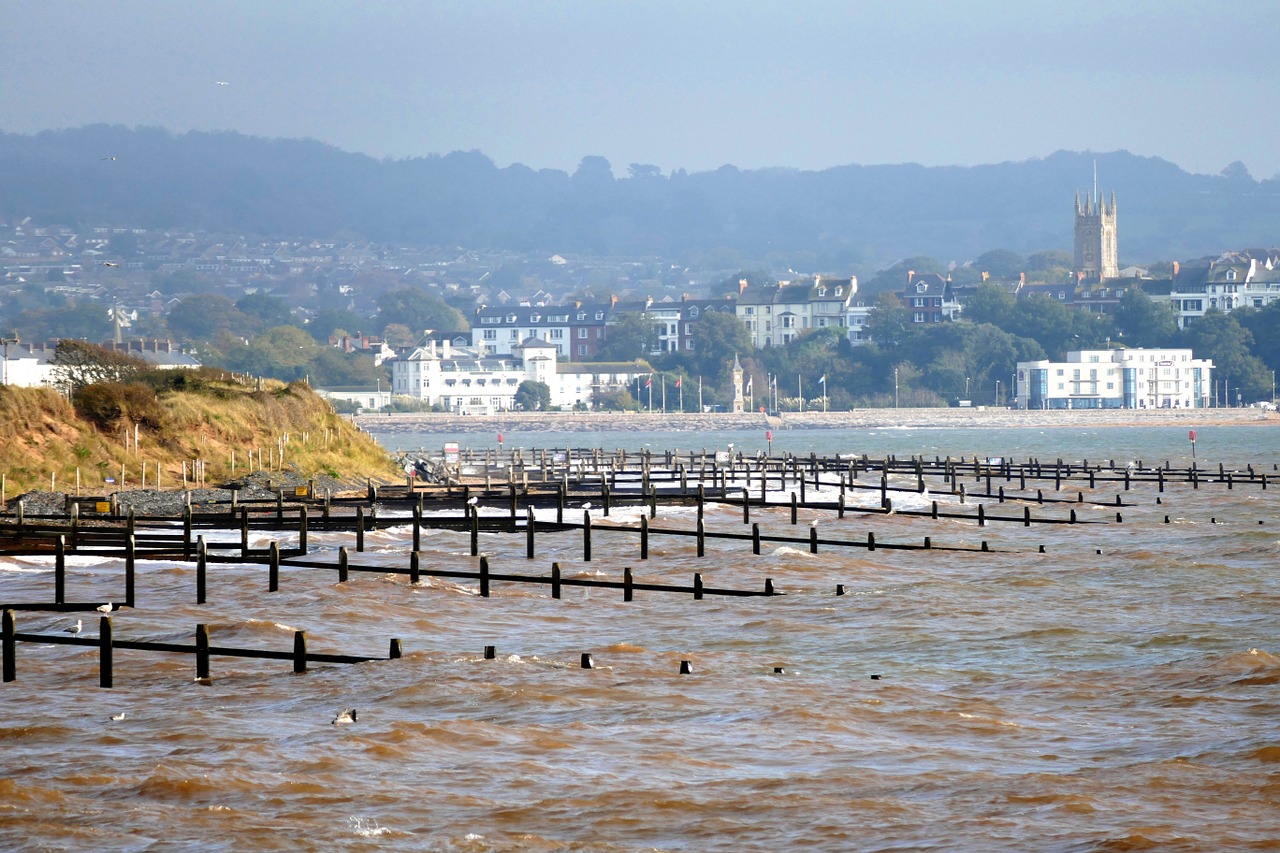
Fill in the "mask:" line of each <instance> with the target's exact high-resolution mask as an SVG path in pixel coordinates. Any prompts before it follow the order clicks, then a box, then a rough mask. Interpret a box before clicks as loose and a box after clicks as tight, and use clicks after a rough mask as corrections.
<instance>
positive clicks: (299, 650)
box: [293, 486, 373, 672]
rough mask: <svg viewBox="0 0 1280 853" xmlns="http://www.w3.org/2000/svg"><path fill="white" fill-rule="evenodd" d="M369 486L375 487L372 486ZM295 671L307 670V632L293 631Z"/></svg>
mask: <svg viewBox="0 0 1280 853" xmlns="http://www.w3.org/2000/svg"><path fill="white" fill-rule="evenodd" d="M369 488H373V487H372V486H370V487H369ZM293 671H294V672H306V671H307V632H306V631H294V632H293Z"/></svg>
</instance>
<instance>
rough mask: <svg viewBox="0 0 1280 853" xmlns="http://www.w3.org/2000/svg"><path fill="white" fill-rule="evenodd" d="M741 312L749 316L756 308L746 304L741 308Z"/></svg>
mask: <svg viewBox="0 0 1280 853" xmlns="http://www.w3.org/2000/svg"><path fill="white" fill-rule="evenodd" d="M742 313H743V314H746V315H747V316H748V317H750V316H751V315H752V314H754V313H756V309H755V308H752V307H751V306H750V305H748V306H746V307H745V308H743V309H742Z"/></svg>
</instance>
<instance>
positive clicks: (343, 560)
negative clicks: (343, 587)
mask: <svg viewBox="0 0 1280 853" xmlns="http://www.w3.org/2000/svg"><path fill="white" fill-rule="evenodd" d="M348 559H349V557H348V555H347V546H346V545H343V546H342V547H341V548H339V549H338V583H346V582H347V561H348Z"/></svg>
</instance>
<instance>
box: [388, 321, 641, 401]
mask: <svg viewBox="0 0 1280 853" xmlns="http://www.w3.org/2000/svg"><path fill="white" fill-rule="evenodd" d="M387 363H388V364H390V365H391V392H392V393H393V394H396V395H398V396H405V397H414V398H416V399H419V400H425V401H427V402H428V403H430V404H431V405H433V406H441V407H442V408H444V409H445V410H446V411H449V412H453V413H455V414H464V415H490V414H494V413H496V412H505V411H511V410H512V409H514V408H515V395H516V391H517V390H518V389H519V387H520V383H521V382H523V381H525V380H526V379H528V380H532V381H534V382H542V383H544V384H545V385H547V387H548V388H550V389H551V406H552V408H560V409H572V408H574V407H575V406H578V405H579V404H581V405H583V406H586V407H587V408H593V407H594V405H595V400H596V395H597V393H601V392H608V391H615V390H631V391H633V392H634V390H635V388H636V387H638V384H639V383H643V382H644V380H645V379H647V378H648V377H649V376H651V375H652V374H653V368H652V367H650V366H649V364H648V362H644V361H635V362H628V363H625V364H621V363H613V362H590V363H588V362H580V363H568V364H560V363H558V360H557V348H556V346H555V345H554V344H550V343H547V342H546V341H544V340H540V339H538V338H529V339H527V340H525V341H523V342H522V343H520V344H519V345H517V346H515V347H513V348H512V352H511V354H510V355H493V354H488V353H480V352H476V351H474V350H467V349H462V348H461V347H453V346H451V345H450V343H449V341H444V342H442V343H439V344H437V343H436V342H435V341H431V342H429V343H428V344H427V345H426V346H421V347H418V348H417V349H415V350H414V351H413V352H411V353H409V354H408V355H405V356H402V357H400V358H397V359H394V360H392V361H389V362H387Z"/></svg>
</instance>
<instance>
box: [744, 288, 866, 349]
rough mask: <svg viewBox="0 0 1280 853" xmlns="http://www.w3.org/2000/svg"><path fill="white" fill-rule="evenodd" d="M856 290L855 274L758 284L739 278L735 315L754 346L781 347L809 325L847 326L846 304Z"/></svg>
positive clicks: (851, 300)
mask: <svg viewBox="0 0 1280 853" xmlns="http://www.w3.org/2000/svg"><path fill="white" fill-rule="evenodd" d="M857 292H858V278H857V276H850V277H849V278H832V277H828V276H815V277H814V278H813V279H811V280H805V281H798V282H779V283H778V284H776V285H765V286H761V287H748V286H747V283H746V279H743V280H742V281H741V282H740V284H739V294H738V304H737V315H738V319H740V320H742V322H743V323H745V324H746V327H747V331H748V332H749V333H750V334H751V342H752V344H753V345H754V346H755V347H756V348H757V349H764V348H766V347H784V346H786V345H787V344H789V343H790V342H791V341H793V340H794V339H795V338H796V337H797V336H799V335H800V334H802V333H804V332H806V331H808V330H810V329H825V328H828V327H836V328H841V329H844V328H847V327H848V323H849V319H848V312H849V306H850V305H852V304H853V298H854V295H855V294H856V293H857Z"/></svg>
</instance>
